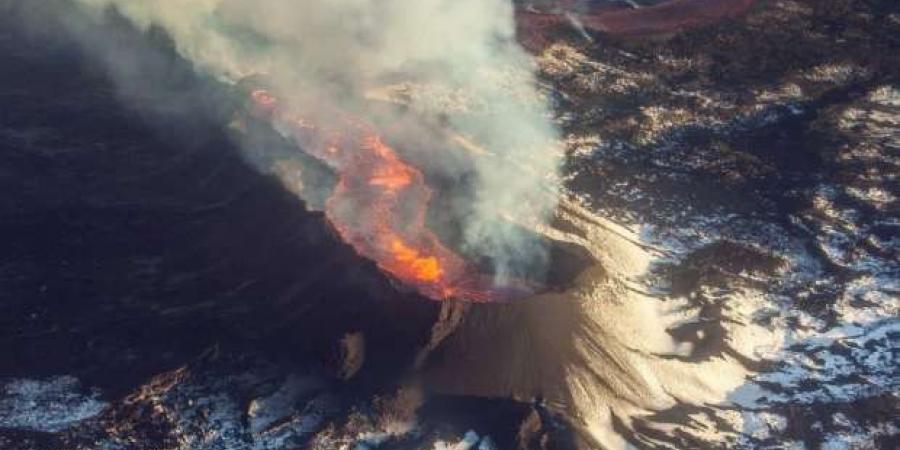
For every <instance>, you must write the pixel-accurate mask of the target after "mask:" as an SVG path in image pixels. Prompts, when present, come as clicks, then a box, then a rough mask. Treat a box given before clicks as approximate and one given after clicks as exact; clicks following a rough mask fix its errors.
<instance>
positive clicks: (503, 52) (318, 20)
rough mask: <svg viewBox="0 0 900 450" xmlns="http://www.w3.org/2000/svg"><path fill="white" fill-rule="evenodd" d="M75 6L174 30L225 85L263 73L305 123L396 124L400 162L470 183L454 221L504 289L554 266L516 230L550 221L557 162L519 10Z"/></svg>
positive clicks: (223, 3)
mask: <svg viewBox="0 0 900 450" xmlns="http://www.w3.org/2000/svg"><path fill="white" fill-rule="evenodd" d="M72 1H74V2H75V3H76V4H78V5H79V7H82V8H84V9H85V10H86V11H88V12H89V13H91V14H92V15H94V16H95V17H96V18H97V19H98V20H102V18H103V14H104V13H106V12H108V11H109V9H110V8H114V9H115V10H116V11H118V12H119V13H120V14H122V15H123V16H125V17H126V18H128V19H129V20H130V21H132V22H133V23H134V24H135V25H136V26H137V27H138V28H141V29H144V30H147V29H150V28H151V27H157V28H160V29H162V30H164V31H165V32H166V33H167V34H168V35H169V36H171V38H172V39H173V40H174V43H175V47H176V49H177V51H178V52H179V53H180V54H181V55H182V56H183V57H184V58H186V59H187V60H189V61H191V62H192V63H193V64H194V66H195V68H196V69H197V70H198V71H200V72H202V73H204V74H206V75H210V76H212V77H215V78H217V79H219V80H221V81H224V82H226V83H229V84H234V85H237V84H239V83H240V82H241V81H242V80H245V79H247V77H251V76H259V75H263V76H264V77H265V79H266V84H267V88H268V89H269V90H270V91H271V92H273V93H274V94H275V95H276V96H277V97H278V99H279V102H280V103H281V104H287V105H288V106H289V108H290V109H291V110H293V111H298V112H299V113H300V114H302V115H304V116H306V117H312V118H315V117H316V115H317V114H319V111H320V107H321V105H323V104H331V105H336V106H337V107H338V108H341V109H342V110H345V111H351V112H352V113H353V114H357V115H359V116H360V117H362V118H364V120H367V121H371V122H372V123H376V124H385V123H387V124H390V125H391V126H392V129H393V130H394V131H393V132H392V134H391V136H390V139H391V140H392V142H391V143H392V144H393V145H394V146H395V147H396V148H397V149H398V151H400V152H401V153H402V154H403V157H404V158H406V159H408V160H409V161H411V162H413V163H414V164H415V165H416V166H418V167H420V168H422V169H423V170H424V171H426V172H427V173H429V174H436V175H439V176H440V177H441V178H442V179H445V180H452V181H456V182H459V183H462V182H463V181H464V180H465V181H466V182H470V183H471V187H470V189H468V190H465V192H466V193H465V195H464V196H463V197H460V198H458V199H455V200H454V202H453V203H456V204H457V205H462V206H461V207H458V208H456V207H454V208H449V209H448V211H451V212H449V214H455V215H457V216H458V217H455V218H454V219H455V221H456V222H457V223H459V224H462V235H463V241H464V242H463V245H464V247H465V250H466V252H467V253H469V254H470V255H472V254H474V255H477V256H479V257H481V258H484V259H487V260H488V261H490V262H491V264H492V265H493V266H494V267H493V268H494V270H495V272H496V274H497V276H498V277H501V278H503V277H510V276H519V275H521V273H520V271H521V270H522V269H521V268H522V267H523V266H524V265H526V264H527V265H529V266H531V267H534V266H535V265H536V263H540V262H542V261H544V260H545V259H546V255H545V251H544V249H543V248H542V246H541V245H540V244H539V243H538V241H537V239H535V238H533V237H530V236H528V235H527V234H526V233H522V232H519V231H517V227H516V226H514V225H513V224H515V223H528V224H533V223H535V222H541V221H544V220H546V218H547V217H548V216H549V214H550V213H551V212H552V210H553V209H554V207H555V202H556V196H555V194H554V193H555V189H556V171H557V165H558V159H559V153H558V152H557V151H556V150H555V147H554V145H553V143H554V142H556V131H555V129H554V126H553V125H552V122H551V120H550V114H549V108H548V107H547V105H546V101H545V99H544V98H543V97H542V95H541V94H540V93H539V91H538V89H537V87H536V82H535V79H534V77H533V74H532V62H531V61H530V59H529V57H528V56H527V55H526V54H525V53H524V52H523V51H522V50H521V48H520V47H519V46H518V45H517V44H516V42H515V36H514V30H515V24H514V18H513V6H512V4H511V2H510V0H306V1H302V2H289V1H283V0H192V1H174V0H72ZM112 63H113V64H116V62H115V61H112ZM113 73H127V71H118V72H117V71H116V70H114V71H113ZM132 84H133V83H132ZM398 102H400V103H403V107H402V108H398V107H396V103H398ZM389 105H392V106H393V107H388V106H389ZM321 120H327V118H322V119H321ZM448 130H450V131H448ZM448 136H452V137H448ZM461 142H462V143H463V144H462V145H460V143H461ZM248 146H250V144H248ZM460 146H462V147H466V148H468V149H469V150H470V151H469V152H465V151H463V152H460V151H459V147H460ZM452 147H455V149H452ZM247 150H248V154H259V152H265V151H266V149H258V148H256V149H250V148H248V149H247ZM269 162H271V160H270V161H269ZM263 165H264V166H265V165H266V164H263ZM269 166H270V167H265V169H267V170H268V169H272V167H271V166H272V165H271V164H269ZM275 172H276V173H277V171H275ZM287 181H288V180H286V182H287ZM304 182H308V181H307V180H304ZM330 188H331V186H304V189H303V191H302V192H301V191H298V192H299V193H300V194H301V195H304V196H305V195H308V194H309V191H310V189H313V190H320V191H321V190H326V189H330ZM548 188H549V189H548Z"/></svg>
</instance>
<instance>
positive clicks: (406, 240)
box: [251, 89, 496, 301]
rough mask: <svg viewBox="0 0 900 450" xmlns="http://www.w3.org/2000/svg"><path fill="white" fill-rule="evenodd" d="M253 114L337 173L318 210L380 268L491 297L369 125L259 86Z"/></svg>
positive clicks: (447, 294)
mask: <svg viewBox="0 0 900 450" xmlns="http://www.w3.org/2000/svg"><path fill="white" fill-rule="evenodd" d="M251 98H252V100H253V104H254V106H255V108H256V113H257V115H265V116H266V117H268V118H270V119H272V120H274V121H276V122H277V123H278V124H279V125H281V126H282V129H285V128H286V129H287V130H289V133H290V135H291V137H293V138H294V140H295V141H296V143H297V144H298V145H299V146H300V147H301V148H302V149H303V151H305V152H307V153H309V154H311V155H313V156H314V157H316V158H318V159H320V160H322V161H323V162H325V163H326V164H327V165H329V166H330V167H331V168H332V169H333V170H334V171H335V173H336V174H337V176H338V181H337V184H336V185H335V187H334V190H333V192H332V194H331V196H330V197H329V198H328V200H327V201H326V204H325V215H326V217H327V218H328V220H329V222H330V223H331V224H332V226H334V228H335V229H336V230H337V232H338V234H339V235H340V236H341V238H342V239H343V240H344V241H346V242H347V243H349V244H350V245H352V246H353V248H354V249H356V251H357V252H358V253H359V254H360V255H362V256H364V257H366V258H369V259H371V260H373V261H375V263H376V264H377V265H378V267H379V268H381V269H382V270H383V271H385V272H387V273H389V274H391V275H392V276H393V277H395V278H396V279H398V280H400V281H401V282H403V283H405V284H407V285H410V286H413V287H414V288H416V289H417V290H418V291H419V292H420V293H422V294H424V295H426V296H428V297H430V298H433V299H436V300H444V299H449V298H463V299H466V300H470V301H487V300H492V299H495V298H496V296H495V293H494V292H493V290H492V289H491V288H490V287H487V286H490V283H489V282H486V281H485V278H484V277H483V276H481V275H480V274H477V273H475V272H473V271H472V270H471V269H470V268H469V267H468V265H467V264H466V263H465V262H464V261H463V260H462V258H460V257H459V256H458V255H456V254H455V253H454V252H452V251H451V250H449V249H448V248H447V247H445V246H444V245H443V244H442V243H441V242H440V241H439V240H438V238H437V236H435V234H434V233H433V232H432V231H431V230H429V229H428V228H427V226H426V223H425V214H426V211H427V208H428V203H429V201H430V200H431V195H432V194H431V190H430V189H429V187H428V186H427V185H426V184H425V179H424V177H423V175H422V173H421V172H420V171H419V170H418V169H416V168H415V167H413V166H411V165H410V164H408V163H407V162H406V161H404V160H403V159H402V158H401V157H400V155H398V154H397V152H396V151H395V150H394V149H393V148H391V147H390V146H389V145H388V144H387V143H385V141H384V140H383V139H382V137H381V136H380V135H379V133H378V132H377V130H376V129H375V128H374V126H372V125H370V124H368V123H365V122H363V121H361V120H359V119H357V118H355V117H352V116H350V115H349V114H347V113H344V112H342V111H339V110H337V109H335V108H327V107H325V108H320V109H319V110H317V111H316V114H315V117H316V121H315V123H313V122H310V121H308V120H307V119H306V118H304V117H301V116H299V115H297V114H294V113H291V112H289V111H286V110H285V108H281V107H280V106H279V103H278V101H277V99H276V98H275V97H274V96H273V95H272V94H271V93H269V92H268V91H266V90H263V89H258V90H255V91H253V92H252V93H251Z"/></svg>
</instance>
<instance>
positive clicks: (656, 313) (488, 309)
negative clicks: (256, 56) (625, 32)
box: [0, 0, 900, 450]
mask: <svg viewBox="0 0 900 450" xmlns="http://www.w3.org/2000/svg"><path fill="white" fill-rule="evenodd" d="M13 17H14V16H13ZM123 26H124V25H123ZM15 29H16V28H15V27H9V28H4V31H5V32H6V34H4V37H3V40H2V43H3V44H2V45H4V47H3V48H4V49H8V54H10V55H13V58H12V59H11V60H12V61H14V62H15V63H16V64H13V65H7V66H5V67H14V68H17V69H16V70H18V68H22V67H25V68H28V70H29V73H32V74H37V75H34V76H32V77H31V78H29V79H24V78H22V77H20V76H18V72H16V71H12V70H11V71H9V72H2V73H3V74H4V75H3V79H4V80H6V82H5V83H4V84H3V86H5V89H4V98H7V99H9V101H8V102H7V104H9V105H13V106H14V108H11V109H9V111H11V112H5V113H4V114H5V115H4V116H3V118H4V122H3V130H4V131H3V139H4V141H3V142H5V147H7V148H9V149H13V151H10V152H7V153H4V155H3V158H5V159H4V161H5V162H6V163H5V164H4V165H3V167H4V170H5V172H4V177H5V178H3V180H4V181H3V182H4V183H7V184H6V185H5V186H7V191H8V192H16V193H20V194H18V195H17V196H15V197H13V200H11V201H8V202H7V203H5V204H4V208H5V209H4V211H5V216H4V221H3V227H4V230H5V236H9V237H10V239H9V240H8V241H7V243H6V244H5V245H7V248H8V249H9V251H8V252H5V253H4V254H5V255H8V256H7V258H6V259H4V260H3V265H2V267H3V272H2V273H3V277H4V278H3V283H4V284H3V286H4V289H3V290H2V292H3V293H4V294H8V295H6V296H5V297H4V300H3V303H2V307H3V308H4V312H5V313H8V314H4V316H3V317H6V318H8V319H7V321H6V322H4V334H3V337H2V339H3V340H2V345H3V348H2V350H3V354H5V355H7V354H9V355H14V356H13V357H12V358H9V359H4V360H2V363H3V364H2V368H3V372H2V375H3V377H4V378H3V385H2V391H0V392H2V398H0V447H2V446H5V447H8V448H22V449H57V448H63V447H65V448H79V449H95V448H104V449H107V448H109V449H118V448H122V449H132V448H146V449H154V450H156V449H160V448H166V449H236V448H238V449H290V448H315V449H329V450H331V449H340V448H346V449H356V448H387V449H432V448H436V449H444V448H458V449H465V448H479V449H490V448H499V449H507V448H517V447H518V448H588V449H594V448H619V447H622V446H624V445H628V444H630V445H633V446H635V447H637V448H677V449H692V448H747V449H756V448H796V449H800V448H807V449H817V448H826V449H832V448H879V449H880V448H885V449H887V448H894V447H897V445H898V442H897V432H898V426H897V423H896V419H895V418H896V417H897V415H898V398H897V390H898V385H897V380H898V374H897V369H896V363H895V360H896V348H897V341H898V336H900V335H898V333H900V330H898V326H900V325H898V320H897V315H898V309H900V305H898V291H900V287H898V281H897V280H898V266H897V261H898V240H897V235H898V233H897V228H898V224H900V219H898V209H897V199H896V196H897V192H898V186H897V179H896V174H897V172H898V160H897V154H898V151H900V143H898V136H900V131H898V130H900V109H898V108H900V105H898V103H900V100H898V98H900V94H898V85H897V83H898V80H897V78H896V74H897V73H900V70H898V69H900V68H898V61H897V59H896V57H895V55H896V53H897V52H896V51H897V48H898V40H897V39H898V38H897V36H900V33H898V31H900V12H898V10H897V5H895V4H894V2H890V1H843V0H820V1H812V0H810V1H799V0H797V1H780V2H759V4H758V5H757V6H755V7H754V8H753V9H752V10H751V11H750V12H749V13H748V14H747V15H746V16H742V17H741V18H740V19H738V20H736V21H728V22H726V23H723V24H721V25H719V26H714V27H709V28H703V29H699V30H694V31H690V32H687V33H684V34H681V35H678V36H675V37H672V38H670V39H667V40H645V39H631V40H622V39H619V38H609V37H605V36H602V35H594V36H593V38H594V39H595V40H596V41H595V42H593V43H589V42H587V41H584V40H583V39H582V38H581V37H580V36H578V35H577V34H575V33H571V34H566V33H565V32H561V33H562V35H559V36H550V37H549V38H550V44H551V45H549V46H548V47H547V49H546V50H545V51H543V52H542V53H541V54H539V55H537V56H536V58H537V63H538V64H539V67H540V69H541V71H542V80H543V82H544V83H545V88H546V93H547V95H550V96H552V98H553V99H554V101H555V102H556V111H557V114H558V120H559V123H560V124H561V126H562V127H563V129H564V131H565V133H564V136H565V144H566V148H567V165H566V168H565V175H566V181H567V190H568V192H567V194H568V197H569V199H568V200H566V201H564V202H563V206H562V207H561V208H559V209H558V212H557V220H556V221H555V222H554V223H553V224H552V226H550V227H543V228H535V229H533V230H532V231H534V232H535V233H537V234H542V235H544V236H546V237H548V238H552V239H554V240H557V241H560V242H567V243H568V246H566V247H565V248H566V249H570V250H566V251H560V252H559V254H560V255H569V258H570V259H571V260H575V261H577V263H572V264H568V265H567V266H566V267H567V269H566V270H564V272H567V273H565V275H566V276H565V277H560V280H562V281H560V282H559V283H557V285H556V286H555V289H554V290H552V291H550V292H548V293H545V294H542V295H539V296H536V297H534V298H530V299H525V300H522V301H521V302H515V303H510V304H487V305H464V304H454V303H446V304H443V305H439V304H435V303H430V302H427V301H425V300H424V299H422V298H418V297H415V296H412V295H402V294H400V293H398V292H397V291H396V290H395V289H394V288H393V286H392V285H391V283H389V282H388V281H387V279H386V278H384V277H383V276H381V275H379V273H378V272H377V270H376V269H375V267H374V266H373V265H371V264H366V263H364V262H360V260H359V259H358V258H356V257H355V256H354V254H353V252H352V251H351V250H350V249H349V248H347V247H346V246H342V245H340V244H339V243H338V242H337V240H336V239H335V238H334V236H333V235H332V234H330V233H329V232H328V231H327V227H325V226H324V225H323V221H322V218H321V217H317V216H314V215H309V214H307V213H305V212H303V211H302V206H301V205H300V204H299V203H298V202H296V201H295V199H294V197H293V196H292V195H290V194H289V193H286V192H284V190H283V189H282V187H281V186H280V185H279V184H278V183H276V182H274V181H273V180H268V179H264V178H262V177H259V176H258V175H256V174H255V172H253V171H251V170H249V169H247V168H246V167H245V166H244V165H243V164H242V163H241V162H240V160H239V158H238V157H237V155H236V154H235V152H232V153H228V152H225V151H223V148H228V144H227V140H226V139H221V140H220V139H211V140H207V138H198V137H197V136H201V135H202V136H218V134H215V133H216V132H214V131H215V128H216V127H215V126H212V125H210V126H208V127H206V128H201V129H202V130H204V133H195V132H194V131H195V130H197V129H196V128H192V127H186V128H187V131H186V132H184V133H172V132H170V131H168V130H171V129H172V128H167V127H163V129H162V131H160V130H155V129H148V128H147V127H146V126H145V125H140V126H138V125H136V124H141V123H143V122H142V120H141V119H140V115H138V116H136V115H135V114H134V113H133V112H131V111H130V110H123V109H122V108H121V107H120V105H119V104H118V103H116V102H115V101H113V98H114V96H113V92H112V90H111V89H110V87H109V84H108V83H106V79H105V78H104V77H103V76H102V75H101V74H98V73H96V72H92V69H90V67H91V65H90V64H87V63H79V64H75V65H70V64H71V63H72V60H71V59H65V58H59V56H60V55H71V54H70V53H69V51H68V50H63V49H61V48H60V47H59V46H58V45H59V43H57V44H54V45H47V43H46V39H47V36H45V37H44V38H43V39H44V40H43V41H41V40H39V42H44V45H45V46H43V47H41V46H38V47H34V46H29V47H25V46H23V45H22V44H21V42H22V41H21V40H22V39H23V38H24V36H22V35H21V34H16V33H12V32H10V30H15ZM124 35H125V36H132V37H133V38H135V39H136V42H141V41H140V40H139V39H137V38H136V37H135V35H134V34H129V33H125V34H124ZM50 40H51V41H53V39H50ZM28 42H29V43H31V44H33V42H31V41H28ZM26 48H27V49H29V50H26ZM35 48H37V49H39V50H33V49H35ZM167 54H169V55H170V53H167ZM170 56H171V55H170ZM72 67H78V68H79V69H78V70H73V69H71V68H72ZM71 73H78V74H80V75H79V76H78V77H77V78H71V75H70V74H71ZM176 75H177V74H176ZM44 76H46V77H47V78H46V79H45V78H43V77H44ZM175 78H176V79H178V80H190V79H192V75H191V74H184V75H183V78H182V77H181V76H175ZM66 80H72V84H66V82H65V81H66ZM37 85H39V86H40V88H37V87H36V86H37ZM176 85H177V83H176ZM86 86H87V87H86ZM427 88H428V86H421V87H420V86H418V85H417V84H415V83H414V82H412V83H408V84H404V85H403V86H402V91H397V90H393V91H391V90H387V93H385V92H381V93H380V94H379V95H381V96H382V97H384V96H385V95H386V96H387V97H388V99H390V100H392V101H395V102H400V101H401V100H402V98H401V99H397V98H395V97H398V96H399V97H403V96H416V95H424V94H422V92H427ZM175 92H180V91H177V90H176V91H175ZM204 98H215V96H209V97H205V96H204ZM382 100H383V98H382ZM378 101H381V100H378ZM437 103H438V105H437V106H436V107H443V105H444V104H441V103H439V102H437ZM211 109H212V110H214V111H216V108H215V107H211ZM226 109H227V108H226ZM165 112H166V111H162V113H165ZM152 113H153V114H159V113H160V112H158V111H156V112H152ZM145 114H146V112H145ZM162 115H163V116H164V115H165V114H162ZM73 117H74V118H76V119H79V118H80V119H83V121H82V120H74V121H72V120H60V118H69V119H70V118H73ZM175 117H176V118H177V120H172V121H171V123H170V125H172V126H173V127H175V128H174V129H181V128H178V127H176V125H179V126H183V123H187V121H186V120H181V119H185V117H186V116H185V115H176V116H175ZM96 123H104V124H107V126H106V127H102V128H100V129H98V127H96V126H89V125H90V124H96ZM207 132H208V133H209V134H207ZM159 133H162V134H161V135H160V134H159ZM159 136H162V137H159ZM272 139H273V140H272V142H278V140H277V136H274V135H273V137H272ZM198 141H199V143H198ZM98 143H106V144H98ZM185 149H186V150H190V151H186V152H183V151H182V150H185ZM223 153H228V155H230V156H228V155H225V156H223ZM60 155H62V156H60ZM85 179H87V180H88V181H87V182H85ZM188 193H190V196H189V199H190V201H187V200H185V198H186V197H185V196H186V195H188ZM195 197H196V198H195ZM525 225H527V224H525ZM35 226H38V227H39V228H38V229H40V230H44V231H45V232H44V233H35V232H34V231H33V230H34V227H35ZM148 236H150V237H148ZM573 248H577V249H581V250H580V251H576V250H571V249H573ZM582 254H587V255H589V256H588V257H585V256H583V255H582ZM323 255H337V256H334V259H330V258H329V259H328V260H327V261H323V259H325V258H323ZM573 255H576V256H573ZM558 258H561V257H558ZM560 260H561V259H554V261H555V262H558V261H560ZM559 266H562V265H561V264H559ZM80 342H84V344H80ZM360 359H362V360H363V361H364V362H363V364H362V365H361V366H360V365H359V360H360ZM357 369H360V370H359V371H357ZM345 378H349V381H347V380H345ZM399 385H403V386H404V388H403V389H400V390H398V386H399ZM40 424H44V425H40Z"/></svg>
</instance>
